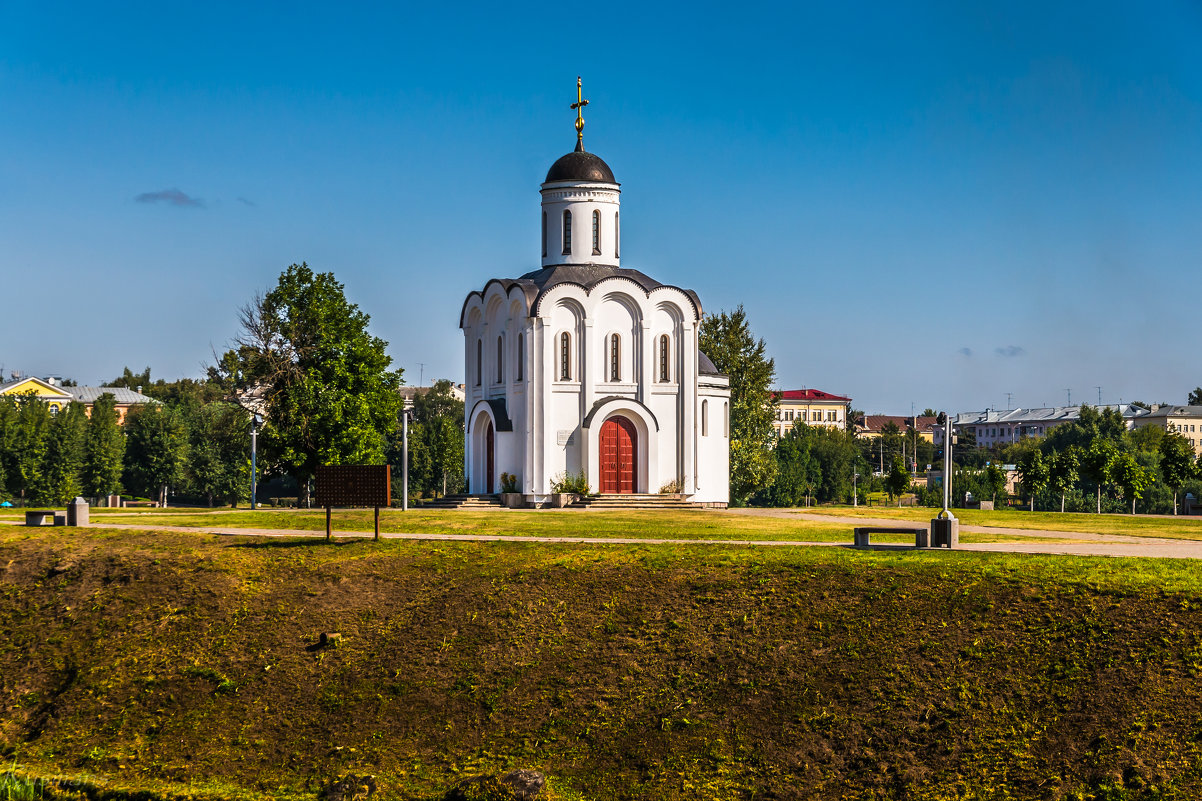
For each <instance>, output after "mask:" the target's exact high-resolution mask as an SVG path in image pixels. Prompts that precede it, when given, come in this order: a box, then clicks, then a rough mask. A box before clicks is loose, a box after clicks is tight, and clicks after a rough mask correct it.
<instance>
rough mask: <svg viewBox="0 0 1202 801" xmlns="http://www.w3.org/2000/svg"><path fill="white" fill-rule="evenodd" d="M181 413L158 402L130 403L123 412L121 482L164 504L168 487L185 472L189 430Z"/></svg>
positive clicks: (176, 481)
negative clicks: (122, 473) (123, 445)
mask: <svg viewBox="0 0 1202 801" xmlns="http://www.w3.org/2000/svg"><path fill="white" fill-rule="evenodd" d="M181 417H182V415H181V414H180V413H179V412H178V411H177V410H176V409H174V408H171V407H166V406H162V405H160V404H157V403H154V404H147V405H144V406H134V407H131V408H130V410H129V412H128V413H126V415H125V434H126V437H127V440H126V446H125V474H124V483H125V484H126V486H128V487H129V488H130V489H132V490H133V491H134V492H138V493H142V494H143V495H144V496H145V497H154V498H155V499H156V501H157V502H158V504H159V506H166V505H167V488H168V487H169V486H171V485H172V484H177V483H178V482H179V481H180V480H181V479H182V478H183V476H184V460H185V459H186V458H187V448H188V434H187V430H186V428H185V426H184V423H183V420H182V419H181Z"/></svg>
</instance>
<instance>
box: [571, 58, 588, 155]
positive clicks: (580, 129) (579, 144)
mask: <svg viewBox="0 0 1202 801" xmlns="http://www.w3.org/2000/svg"><path fill="white" fill-rule="evenodd" d="M587 105H588V101H587V100H585V99H584V94H583V89H582V88H581V82H580V76H579V75H577V76H576V102H575V103H573V104H572V106H571V107H572V108H573V109H575V110H576V149H577V150H584V107H585V106H587Z"/></svg>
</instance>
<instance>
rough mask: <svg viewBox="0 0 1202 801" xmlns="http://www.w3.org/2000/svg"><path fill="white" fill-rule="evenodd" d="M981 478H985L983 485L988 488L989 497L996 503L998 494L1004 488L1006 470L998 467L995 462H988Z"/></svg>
mask: <svg viewBox="0 0 1202 801" xmlns="http://www.w3.org/2000/svg"><path fill="white" fill-rule="evenodd" d="M982 478H983V479H984V480H985V487H986V489H988V490H989V495H990V498H992V500H993V502H994V503H997V496H998V494H999V493H1002V492H1005V490H1006V471H1005V470H1003V469H1002V468H1000V467H998V465H997V462H990V463H989V464H988V465H987V466H986V467H985V474H984V475H983V476H982Z"/></svg>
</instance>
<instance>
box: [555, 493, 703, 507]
mask: <svg viewBox="0 0 1202 801" xmlns="http://www.w3.org/2000/svg"><path fill="white" fill-rule="evenodd" d="M571 508H573V509H610V510H620V509H696V508H698V507H697V505H696V504H693V503H689V502H688V501H686V500H685V499H684V498H682V497H681V496H679V495H660V494H658V493H657V494H650V493H621V494H616V493H604V494H600V495H590V496H588V497H586V498H581V499H580V500H578V501H576V502H575V503H573V504H572V507H571Z"/></svg>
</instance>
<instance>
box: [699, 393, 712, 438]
mask: <svg viewBox="0 0 1202 801" xmlns="http://www.w3.org/2000/svg"><path fill="white" fill-rule="evenodd" d="M709 435H710V402H709V401H707V400H703V401H702V402H701V436H703V437H708V436H709Z"/></svg>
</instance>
